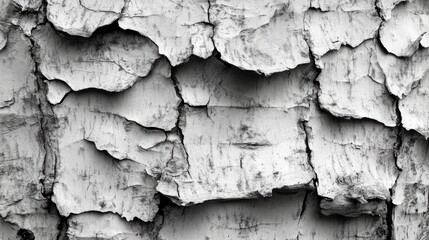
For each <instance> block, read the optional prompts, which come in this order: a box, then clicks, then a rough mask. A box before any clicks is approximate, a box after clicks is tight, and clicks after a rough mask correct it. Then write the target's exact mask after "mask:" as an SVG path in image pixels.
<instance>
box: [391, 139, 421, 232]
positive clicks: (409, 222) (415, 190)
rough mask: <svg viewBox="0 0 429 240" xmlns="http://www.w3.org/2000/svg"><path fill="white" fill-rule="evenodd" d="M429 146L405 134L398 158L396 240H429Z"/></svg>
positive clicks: (394, 198) (394, 229)
mask: <svg viewBox="0 0 429 240" xmlns="http://www.w3.org/2000/svg"><path fill="white" fill-rule="evenodd" d="M428 160H429V142H428V141H426V140H425V139H424V137H422V136H421V135H419V134H417V133H415V132H405V133H404V134H403V142H402V146H401V148H400V151H399V156H398V167H400V168H401V169H402V172H401V174H400V175H399V178H398V180H397V183H396V185H395V188H394V194H393V204H395V207H394V211H393V223H394V225H393V234H394V237H395V239H426V238H427V237H428V236H429V231H428V226H429V216H428V209H429V203H428V186H429V178H428V176H429V175H428V174H429V162H428Z"/></svg>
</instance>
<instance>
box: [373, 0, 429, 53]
mask: <svg viewBox="0 0 429 240" xmlns="http://www.w3.org/2000/svg"><path fill="white" fill-rule="evenodd" d="M428 30H429V3H428V1H425V0H414V1H410V2H404V3H401V4H399V5H398V6H396V7H395V8H394V9H393V13H392V18H391V19H389V20H388V21H387V22H385V23H383V26H382V27H381V29H380V40H381V42H382V43H383V46H384V47H385V48H386V49H387V51H389V52H390V53H392V54H394V55H396V56H398V57H411V56H412V55H413V54H414V53H415V52H416V51H417V49H418V48H419V46H420V42H423V43H424V45H425V46H426V42H427V41H429V35H428V34H426V33H427V32H428Z"/></svg>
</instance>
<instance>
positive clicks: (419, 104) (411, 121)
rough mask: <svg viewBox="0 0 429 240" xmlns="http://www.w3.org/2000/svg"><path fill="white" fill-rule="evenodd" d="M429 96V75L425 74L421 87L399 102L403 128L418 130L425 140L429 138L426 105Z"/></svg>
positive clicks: (428, 117)
mask: <svg viewBox="0 0 429 240" xmlns="http://www.w3.org/2000/svg"><path fill="white" fill-rule="evenodd" d="M428 96H429V75H428V74H425V76H424V77H423V79H422V80H420V83H419V85H417V87H416V88H414V89H413V90H412V91H411V93H410V94H409V95H408V96H406V97H405V98H404V99H401V100H400V101H399V111H400V112H401V116H402V125H403V127H404V128H406V129H408V130H411V129H413V130H416V131H417V132H419V133H420V134H422V135H423V136H424V137H425V138H429V121H428V119H429V109H428V108H427V107H426V105H425V104H426V103H427V101H428Z"/></svg>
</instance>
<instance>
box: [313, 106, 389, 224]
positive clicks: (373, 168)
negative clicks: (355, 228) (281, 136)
mask: <svg viewBox="0 0 429 240" xmlns="http://www.w3.org/2000/svg"><path fill="white" fill-rule="evenodd" d="M315 112H316V113H315V114H313V115H312V117H311V119H310V121H309V123H308V125H309V129H308V130H309V131H310V136H309V146H310V149H311V162H312V165H313V167H314V171H315V172H316V174H317V179H318V181H319V186H318V187H317V192H318V194H319V195H320V196H322V197H325V198H327V199H325V200H324V201H322V204H321V207H322V212H323V213H325V214H333V213H336V214H342V215H346V216H355V215H358V214H362V213H371V214H381V213H384V211H385V210H386V209H385V206H384V200H386V199H389V197H390V193H389V189H391V188H392V187H393V184H394V183H395V180H396V177H397V169H396V165H395V157H394V147H395V144H396V142H397V139H396V131H395V129H394V128H386V127H384V126H383V125H382V124H379V123H376V122H374V121H370V120H359V121H358V120H341V119H336V118H333V117H332V116H329V115H327V114H324V113H322V112H317V111H315Z"/></svg>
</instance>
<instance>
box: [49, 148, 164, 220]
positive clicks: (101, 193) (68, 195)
mask: <svg viewBox="0 0 429 240" xmlns="http://www.w3.org/2000/svg"><path fill="white" fill-rule="evenodd" d="M59 147H60V148H61V149H60V153H59V157H60V159H59V166H58V169H57V177H56V183H55V185H54V196H53V197H52V200H53V201H54V202H55V203H56V205H57V208H58V210H59V212H60V214H61V215H63V216H68V215H70V213H82V212H87V211H99V212H114V213H118V214H120V215H121V216H123V217H124V218H126V219H127V220H132V219H133V218H134V217H137V218H139V219H142V220H144V221H150V220H152V219H153V218H154V217H155V215H156V212H157V211H158V206H157V205H158V202H159V200H158V199H157V198H156V196H155V194H156V190H155V187H156V180H155V179H154V178H153V177H151V176H149V175H148V174H147V173H146V170H145V168H144V166H143V165H140V164H139V163H136V162H134V161H131V160H122V161H118V160H117V159H114V158H112V157H110V156H109V155H107V154H105V153H102V152H99V151H98V150H97V149H96V148H95V146H94V145H93V144H92V143H89V142H86V141H83V140H81V141H76V142H74V143H70V144H68V145H65V146H63V145H60V146H59Z"/></svg>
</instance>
